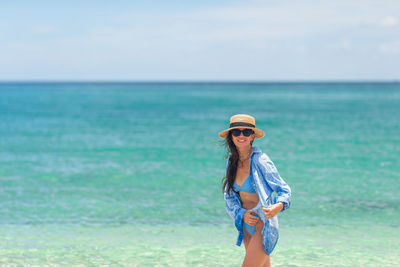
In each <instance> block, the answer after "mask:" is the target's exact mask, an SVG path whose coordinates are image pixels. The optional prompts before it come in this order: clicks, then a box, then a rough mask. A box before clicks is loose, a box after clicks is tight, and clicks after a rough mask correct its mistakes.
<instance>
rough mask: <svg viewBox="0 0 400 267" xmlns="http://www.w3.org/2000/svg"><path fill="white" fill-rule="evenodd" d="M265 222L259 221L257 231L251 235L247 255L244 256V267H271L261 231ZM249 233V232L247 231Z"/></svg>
mask: <svg viewBox="0 0 400 267" xmlns="http://www.w3.org/2000/svg"><path fill="white" fill-rule="evenodd" d="M263 226H264V223H263V221H261V220H260V221H258V222H257V225H256V231H255V233H254V235H253V236H251V238H250V241H249V242H248V244H247V247H246V243H245V247H246V256H245V257H244V261H243V265H242V267H254V266H260V267H270V266H271V263H270V258H269V256H268V255H267V253H266V252H265V250H264V246H263V244H262V235H261V231H262V229H263ZM247 234H248V233H247Z"/></svg>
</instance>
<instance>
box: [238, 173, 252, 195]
mask: <svg viewBox="0 0 400 267" xmlns="http://www.w3.org/2000/svg"><path fill="white" fill-rule="evenodd" d="M249 178H250V175H249V176H248V177H247V178H246V180H244V182H243V184H242V186H239V185H238V184H237V183H236V181H235V182H234V183H233V188H234V189H235V190H236V191H237V192H240V191H242V192H248V193H255V192H256V190H255V189H254V187H253V186H252V185H251V181H250V179H249Z"/></svg>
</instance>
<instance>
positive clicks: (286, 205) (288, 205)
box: [275, 196, 290, 212]
mask: <svg viewBox="0 0 400 267" xmlns="http://www.w3.org/2000/svg"><path fill="white" fill-rule="evenodd" d="M279 202H282V203H283V209H282V210H281V212H282V211H284V210H287V209H288V208H289V207H290V202H289V201H287V199H286V198H285V197H282V196H278V197H277V198H276V201H275V203H279Z"/></svg>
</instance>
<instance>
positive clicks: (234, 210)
mask: <svg viewBox="0 0 400 267" xmlns="http://www.w3.org/2000/svg"><path fill="white" fill-rule="evenodd" d="M228 166H229V157H228V161H227V163H226V171H228ZM227 188H228V184H226V186H225V189H224V200H225V209H226V212H227V213H228V214H229V216H231V218H232V219H234V220H235V226H236V228H237V229H238V230H240V229H241V228H242V227H243V215H244V213H245V212H246V209H244V208H242V201H241V200H240V197H239V195H238V193H236V192H234V191H233V190H230V192H228V190H227Z"/></svg>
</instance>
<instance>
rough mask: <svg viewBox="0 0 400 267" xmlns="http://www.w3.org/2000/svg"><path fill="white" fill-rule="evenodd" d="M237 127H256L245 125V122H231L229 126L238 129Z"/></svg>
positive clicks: (249, 124)
mask: <svg viewBox="0 0 400 267" xmlns="http://www.w3.org/2000/svg"><path fill="white" fill-rule="evenodd" d="M238 126H245V127H251V128H255V127H256V126H255V125H254V124H251V123H247V122H233V123H231V124H230V126H229V128H232V127H238Z"/></svg>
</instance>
